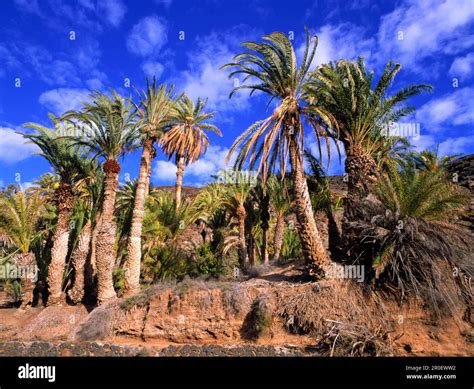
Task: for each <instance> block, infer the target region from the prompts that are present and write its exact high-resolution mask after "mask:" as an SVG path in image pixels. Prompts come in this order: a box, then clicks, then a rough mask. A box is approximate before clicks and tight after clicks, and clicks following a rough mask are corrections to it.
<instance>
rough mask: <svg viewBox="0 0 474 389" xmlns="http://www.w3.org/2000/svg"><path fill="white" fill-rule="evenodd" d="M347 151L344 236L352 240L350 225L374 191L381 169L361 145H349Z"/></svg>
mask: <svg viewBox="0 0 474 389" xmlns="http://www.w3.org/2000/svg"><path fill="white" fill-rule="evenodd" d="M345 149H346V162H345V170H346V174H347V178H348V181H347V196H346V198H345V199H344V221H343V235H344V237H345V238H347V239H349V240H350V235H351V234H350V233H349V231H348V223H349V222H351V221H355V220H357V219H358V218H359V210H360V202H361V200H362V198H363V197H364V196H366V195H367V194H368V193H370V192H372V191H373V187H374V185H375V183H376V182H377V175H378V170H379V169H378V167H377V164H376V163H375V160H374V158H373V157H372V156H371V155H370V154H369V153H368V152H367V151H366V150H365V149H364V148H363V147H362V146H361V145H360V144H354V145H347V146H346V147H345ZM347 239H346V240H347Z"/></svg>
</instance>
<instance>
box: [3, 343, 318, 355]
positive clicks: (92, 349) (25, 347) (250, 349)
mask: <svg viewBox="0 0 474 389" xmlns="http://www.w3.org/2000/svg"><path fill="white" fill-rule="evenodd" d="M311 355H318V353H317V352H316V350H314V349H311V348H309V347H301V346H294V345H280V346H273V345H254V344H243V345H219V344H207V345H198V344H186V345H177V346H174V345H172V346H166V347H155V346H134V345H117V344H111V343H98V342H81V343H67V342H60V343H51V342H4V343H1V342H0V356H32V357H37V356H44V357H64V356H72V357H87V356H98V357H145V356H156V357H259V356H267V357H279V356H285V357H290V356H300V357H301V356H311Z"/></svg>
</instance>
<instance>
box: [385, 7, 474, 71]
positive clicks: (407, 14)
mask: <svg viewBox="0 0 474 389" xmlns="http://www.w3.org/2000/svg"><path fill="white" fill-rule="evenodd" d="M473 20H474V7H473V5H472V0H457V1H456V2H455V3H453V2H450V1H441V0H426V1H416V0H409V1H407V2H406V3H405V4H403V5H400V6H399V7H397V8H395V10H394V11H393V12H391V13H389V14H387V15H385V16H383V17H382V19H381V24H380V27H379V31H378V34H377V38H378V43H379V53H378V54H379V57H380V58H381V59H386V58H393V59H394V60H396V61H397V62H401V63H402V64H403V65H405V66H410V67H411V68H412V70H414V71H420V72H421V71H423V70H425V68H423V67H422V66H421V65H420V64H421V62H422V61H423V60H424V59H425V58H427V57H431V56H434V55H436V54H439V53H447V52H450V53H455V52H456V51H458V50H461V49H466V48H467V47H464V48H461V46H460V45H458V44H456V40H457V39H458V38H460V39H462V38H463V36H464V35H466V32H467V29H468V28H469V25H470V24H471V23H472V21H473ZM399 34H403V39H401V40H400V39H399ZM464 43H466V42H464ZM472 43H473V42H472V40H471V44H472Z"/></svg>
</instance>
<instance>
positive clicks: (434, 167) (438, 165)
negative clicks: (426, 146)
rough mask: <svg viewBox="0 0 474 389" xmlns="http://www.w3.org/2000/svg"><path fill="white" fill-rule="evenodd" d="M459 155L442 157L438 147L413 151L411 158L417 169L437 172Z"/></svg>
mask: <svg viewBox="0 0 474 389" xmlns="http://www.w3.org/2000/svg"><path fill="white" fill-rule="evenodd" d="M457 157H459V154H457V155H449V156H444V157H440V156H439V147H438V148H436V150H423V151H421V152H418V151H412V152H411V153H410V155H409V160H410V161H411V162H412V163H414V165H415V166H416V168H417V169H423V170H428V171H432V172H435V171H438V170H443V169H444V168H445V167H446V165H447V164H448V163H449V162H451V161H452V160H453V159H456V158H457Z"/></svg>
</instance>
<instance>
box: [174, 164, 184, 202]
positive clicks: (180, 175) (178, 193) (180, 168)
mask: <svg viewBox="0 0 474 389" xmlns="http://www.w3.org/2000/svg"><path fill="white" fill-rule="evenodd" d="M176 167H177V170H176V192H175V200H176V208H179V206H180V205H181V188H182V187H183V173H184V157H183V156H181V155H177V156H176Z"/></svg>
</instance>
